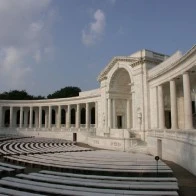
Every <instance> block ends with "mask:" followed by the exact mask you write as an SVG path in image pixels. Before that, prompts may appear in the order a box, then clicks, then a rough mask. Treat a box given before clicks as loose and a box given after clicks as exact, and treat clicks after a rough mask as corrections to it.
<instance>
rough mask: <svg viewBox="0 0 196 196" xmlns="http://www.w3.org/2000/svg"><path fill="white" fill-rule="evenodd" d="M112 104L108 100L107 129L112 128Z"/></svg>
mask: <svg viewBox="0 0 196 196" xmlns="http://www.w3.org/2000/svg"><path fill="white" fill-rule="evenodd" d="M111 117H112V103H111V99H108V128H112V119H111Z"/></svg>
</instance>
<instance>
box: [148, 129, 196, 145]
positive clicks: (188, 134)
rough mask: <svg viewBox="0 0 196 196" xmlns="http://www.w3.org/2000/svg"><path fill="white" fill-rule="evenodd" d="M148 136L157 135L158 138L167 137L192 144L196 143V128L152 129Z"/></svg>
mask: <svg viewBox="0 0 196 196" xmlns="http://www.w3.org/2000/svg"><path fill="white" fill-rule="evenodd" d="M147 136H149V137H157V138H166V139H173V140H178V141H181V142H185V143H189V144H192V145H196V130H194V129H193V130H188V131H185V130H177V131H172V130H151V131H148V133H147Z"/></svg>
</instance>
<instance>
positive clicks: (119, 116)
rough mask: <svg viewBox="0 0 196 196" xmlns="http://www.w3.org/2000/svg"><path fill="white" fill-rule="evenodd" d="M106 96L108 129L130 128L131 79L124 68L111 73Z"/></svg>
mask: <svg viewBox="0 0 196 196" xmlns="http://www.w3.org/2000/svg"><path fill="white" fill-rule="evenodd" d="M108 96H109V98H108V127H110V128H115V129H116V128H117V129H127V128H131V127H132V124H133V123H132V115H131V113H132V112H131V110H132V107H131V105H132V101H131V79H130V75H129V72H128V71H127V70H126V69H125V68H119V69H117V70H116V71H115V72H114V73H113V75H112V77H111V80H110V84H109V95H108Z"/></svg>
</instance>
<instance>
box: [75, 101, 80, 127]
mask: <svg viewBox="0 0 196 196" xmlns="http://www.w3.org/2000/svg"><path fill="white" fill-rule="evenodd" d="M76 128H77V129H79V128H80V104H77V108H76Z"/></svg>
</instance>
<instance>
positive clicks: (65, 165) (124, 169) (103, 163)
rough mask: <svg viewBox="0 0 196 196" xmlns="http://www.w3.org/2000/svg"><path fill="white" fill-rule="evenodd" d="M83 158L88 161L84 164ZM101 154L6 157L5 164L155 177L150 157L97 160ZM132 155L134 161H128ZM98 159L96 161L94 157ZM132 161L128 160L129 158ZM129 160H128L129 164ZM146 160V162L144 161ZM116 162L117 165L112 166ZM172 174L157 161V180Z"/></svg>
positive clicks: (153, 163) (77, 153)
mask: <svg viewBox="0 0 196 196" xmlns="http://www.w3.org/2000/svg"><path fill="white" fill-rule="evenodd" d="M107 153H108V154H110V153H111V151H105V152H104V153H103V154H104V155H106V154H107ZM79 154H82V156H83V159H75V157H77V155H79ZM85 154H86V155H87V158H88V159H87V160H85ZM89 154H91V156H92V160H90V159H89ZM101 154H102V151H93V153H91V151H86V152H84V151H83V152H80V153H79V152H66V153H65V152H61V153H53V154H52V153H47V154H28V155H12V156H5V157H4V159H5V160H6V161H10V162H14V163H24V164H27V165H30V166H32V167H34V166H41V167H42V166H43V167H46V168H48V169H51V168H52V169H56V170H61V171H71V172H78V173H88V172H91V173H92V174H94V173H97V174H106V175H111V174H115V175H125V176H155V175H157V165H156V161H155V160H154V158H153V157H152V156H148V155H143V157H142V156H140V155H138V157H137V161H135V158H136V156H135V155H134V154H131V153H128V154H126V153H122V154H124V157H126V156H129V157H127V159H125V160H124V159H123V158H122V157H123V156H121V157H120V158H119V157H118V153H117V155H116V157H115V155H113V159H100V155H101ZM132 155H133V157H131V156H132ZM96 156H97V157H96ZM130 157H131V158H130ZM128 158H129V160H128ZM145 159H146V160H145ZM114 160H116V162H114ZM172 174H173V172H172V170H171V169H170V168H169V167H168V166H167V165H166V164H165V163H163V162H162V161H160V164H159V167H158V175H159V176H172Z"/></svg>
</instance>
